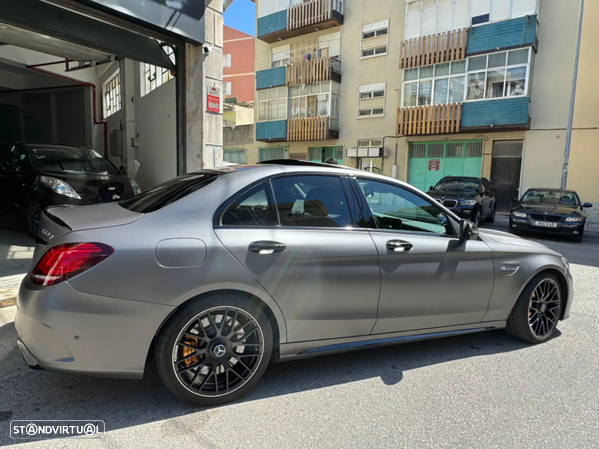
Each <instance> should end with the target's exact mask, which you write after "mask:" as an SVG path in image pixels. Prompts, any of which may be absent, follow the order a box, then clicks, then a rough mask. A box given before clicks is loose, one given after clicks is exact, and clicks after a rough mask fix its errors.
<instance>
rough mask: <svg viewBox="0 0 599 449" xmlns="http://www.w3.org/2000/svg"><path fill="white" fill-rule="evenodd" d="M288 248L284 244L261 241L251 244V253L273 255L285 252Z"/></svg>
mask: <svg viewBox="0 0 599 449" xmlns="http://www.w3.org/2000/svg"><path fill="white" fill-rule="evenodd" d="M286 248H287V247H286V246H285V245H284V244H283V243H279V242H270V241H261V242H252V243H250V251H251V252H253V253H256V254H273V253H280V252H281V251H285V249H286Z"/></svg>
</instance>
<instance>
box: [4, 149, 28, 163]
mask: <svg viewBox="0 0 599 449" xmlns="http://www.w3.org/2000/svg"><path fill="white" fill-rule="evenodd" d="M9 163H10V164H11V165H17V166H19V167H24V166H27V165H29V162H28V161H27V153H26V152H25V150H24V149H23V148H21V147H19V146H16V145H15V146H14V147H13V148H12V151H11V156H10V162H9Z"/></svg>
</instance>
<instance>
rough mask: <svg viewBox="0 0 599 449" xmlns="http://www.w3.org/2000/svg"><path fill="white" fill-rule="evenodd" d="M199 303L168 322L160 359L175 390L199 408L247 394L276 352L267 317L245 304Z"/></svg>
mask: <svg viewBox="0 0 599 449" xmlns="http://www.w3.org/2000/svg"><path fill="white" fill-rule="evenodd" d="M209 302H210V303H213V304H209ZM244 302H245V304H244ZM200 304H201V302H200V303H195V304H193V307H191V308H189V307H188V308H184V309H183V310H182V311H181V312H182V313H181V314H179V315H178V316H176V318H175V319H174V320H172V321H171V322H169V324H168V325H167V326H166V328H165V329H164V331H163V332H162V333H161V336H160V338H159V341H158V345H157V352H156V359H157V362H158V368H159V372H160V375H161V377H162V379H163V381H164V383H165V384H166V386H167V387H168V388H169V390H171V392H173V393H174V394H176V395H177V396H179V397H181V398H182V399H184V400H186V401H188V402H191V403H194V404H196V405H217V404H222V403H225V402H229V401H231V400H234V399H236V398H237V397H239V396H241V395H243V394H245V393H246V392H247V391H248V390H249V389H250V388H251V387H252V386H253V385H254V384H255V383H256V382H257V381H258V380H259V378H260V377H261V376H262V374H263V372H264V370H265V369H266V366H267V365H268V362H269V361H270V356H271V354H272V340H273V339H272V331H271V329H270V323H269V322H268V319H267V318H266V317H265V316H264V313H263V312H262V311H261V310H260V309H256V307H248V304H247V301H246V300H241V299H240V298H236V297H233V298H230V299H226V298H220V301H218V303H217V304H214V300H213V299H210V300H208V301H207V302H206V303H205V304H201V306H200V307H198V306H199V305H200ZM182 318H185V321H184V322H183V320H182Z"/></svg>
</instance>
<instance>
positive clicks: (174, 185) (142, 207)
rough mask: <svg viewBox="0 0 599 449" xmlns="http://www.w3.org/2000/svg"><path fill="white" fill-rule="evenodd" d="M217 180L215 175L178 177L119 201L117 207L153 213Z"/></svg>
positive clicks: (203, 174)
mask: <svg viewBox="0 0 599 449" xmlns="http://www.w3.org/2000/svg"><path fill="white" fill-rule="evenodd" d="M217 178H218V175H217V174H207V173H196V174H193V175H183V176H179V177H178V178H175V179H171V180H170V181H167V182H165V183H163V184H160V185H158V186H156V187H154V188H152V189H150V190H146V191H145V192H143V193H141V194H140V195H137V196H136V197H134V198H131V199H130V200H126V201H121V202H120V203H119V205H120V206H121V207H124V208H125V209H129V210H130V211H133V212H138V213H140V214H145V213H148V212H154V211H155V210H158V209H162V208H163V207H165V206H168V205H169V204H172V203H174V202H175V201H177V200H179V199H181V198H183V197H185V196H187V195H189V194H190V193H193V192H195V191H196V190H199V189H201V188H202V187H204V186H207V185H208V184H210V183H211V182H212V181H214V180H216V179H217Z"/></svg>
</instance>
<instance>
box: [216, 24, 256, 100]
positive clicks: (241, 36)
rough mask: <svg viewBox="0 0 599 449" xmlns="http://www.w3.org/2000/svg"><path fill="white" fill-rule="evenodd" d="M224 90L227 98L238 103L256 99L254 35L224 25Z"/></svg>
mask: <svg viewBox="0 0 599 449" xmlns="http://www.w3.org/2000/svg"><path fill="white" fill-rule="evenodd" d="M223 34H224V46H223V83H224V84H223V86H224V87H223V90H224V96H225V98H227V97H229V98H234V99H235V100H236V102H237V103H251V102H253V101H254V89H255V73H254V37H253V36H250V35H249V34H245V33H242V32H241V31H238V30H235V29H233V28H230V27H228V26H225V27H224V31H223Z"/></svg>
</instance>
